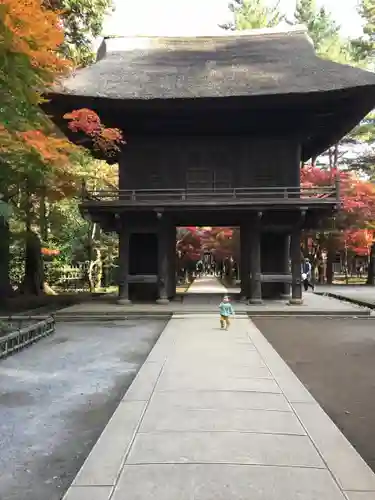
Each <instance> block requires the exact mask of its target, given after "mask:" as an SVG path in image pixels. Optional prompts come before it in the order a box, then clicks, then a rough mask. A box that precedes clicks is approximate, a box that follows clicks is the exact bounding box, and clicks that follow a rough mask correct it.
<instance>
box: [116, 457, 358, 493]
mask: <svg viewBox="0 0 375 500" xmlns="http://www.w3.org/2000/svg"><path fill="white" fill-rule="evenodd" d="M125 499H126V500H145V499H147V500H193V499H194V500H321V499H324V500H328V499H329V500H344V497H343V495H342V493H340V491H339V489H338V488H337V486H336V485H335V483H334V482H333V481H332V478H331V476H330V474H329V472H328V471H327V470H324V469H302V468H297V467H258V466H244V465H220V464H215V465H207V464H205V465H200V464H199V465H192V464H186V465H142V466H126V467H125V469H124V471H123V474H122V476H121V478H120V481H119V484H118V486H117V489H116V491H115V494H114V495H113V497H112V499H111V500H125ZM354 500H357V499H354ZM364 500H367V499H364Z"/></svg>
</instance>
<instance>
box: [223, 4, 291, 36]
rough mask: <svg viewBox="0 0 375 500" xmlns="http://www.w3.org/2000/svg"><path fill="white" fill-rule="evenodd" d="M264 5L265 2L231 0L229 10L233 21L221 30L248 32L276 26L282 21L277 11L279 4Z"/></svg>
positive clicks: (281, 16) (282, 17)
mask: <svg viewBox="0 0 375 500" xmlns="http://www.w3.org/2000/svg"><path fill="white" fill-rule="evenodd" d="M266 3H267V2H266V1H265V0H233V1H232V2H231V3H230V4H229V9H230V11H231V12H232V13H233V18H234V20H233V22H231V23H229V24H227V25H224V26H223V28H225V29H231V30H250V29H259V28H272V27H273V26H277V25H278V24H279V23H280V22H281V21H282V20H283V19H284V16H283V15H282V14H281V12H280V10H279V2H277V3H276V4H275V5H273V6H268V5H267V4H266Z"/></svg>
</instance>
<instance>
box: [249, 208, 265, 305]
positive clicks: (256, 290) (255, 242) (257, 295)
mask: <svg viewBox="0 0 375 500" xmlns="http://www.w3.org/2000/svg"><path fill="white" fill-rule="evenodd" d="M261 219H262V212H258V213H257V214H256V216H255V217H254V219H253V221H254V223H253V226H252V231H251V239H250V246H251V261H250V275H251V282H250V285H251V289H250V304H261V303H262V282H261V272H262V269H261Z"/></svg>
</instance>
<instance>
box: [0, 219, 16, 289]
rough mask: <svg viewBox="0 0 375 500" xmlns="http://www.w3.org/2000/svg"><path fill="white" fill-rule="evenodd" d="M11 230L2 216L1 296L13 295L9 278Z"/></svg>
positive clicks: (0, 245)
mask: <svg viewBox="0 0 375 500" xmlns="http://www.w3.org/2000/svg"><path fill="white" fill-rule="evenodd" d="M9 245H10V231H9V224H8V222H7V221H6V220H5V219H4V218H3V217H1V216H0V298H2V299H3V298H6V297H9V296H10V295H12V293H13V289H12V286H11V284H10V279H9V262H10V253H9Z"/></svg>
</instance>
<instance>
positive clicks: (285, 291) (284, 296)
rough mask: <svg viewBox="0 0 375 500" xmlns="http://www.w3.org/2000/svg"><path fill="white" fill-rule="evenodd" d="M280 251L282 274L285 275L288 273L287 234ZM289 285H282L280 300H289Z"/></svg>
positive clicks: (288, 243)
mask: <svg viewBox="0 0 375 500" xmlns="http://www.w3.org/2000/svg"><path fill="white" fill-rule="evenodd" d="M281 251H282V265H283V268H282V272H283V273H285V274H288V273H290V265H289V261H290V236H289V234H286V235H284V245H283V248H282V249H281ZM290 288H291V287H290V283H284V286H283V292H282V294H281V298H282V299H289V298H290Z"/></svg>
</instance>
